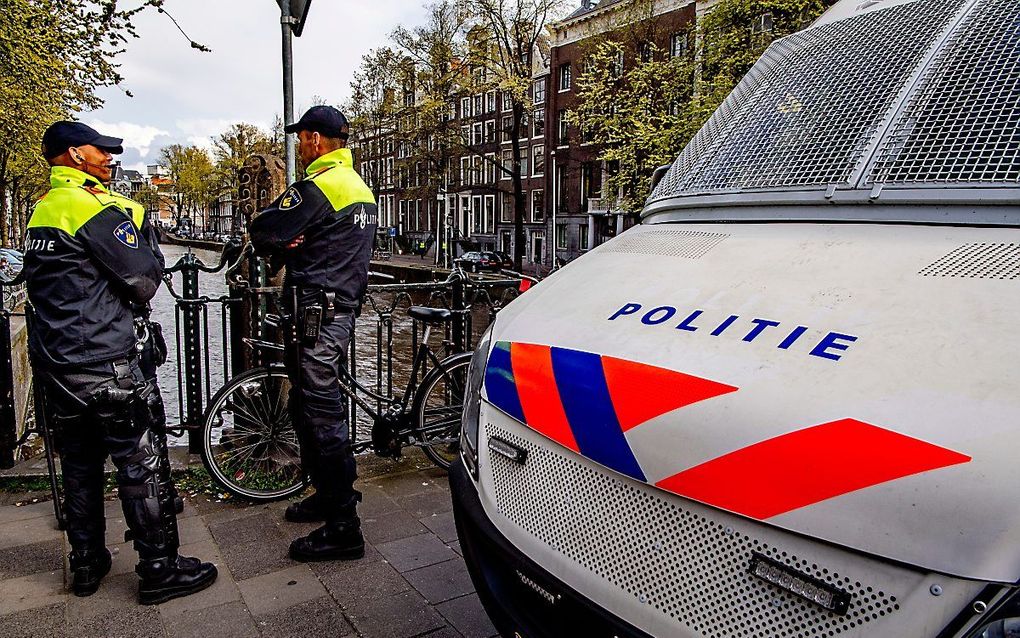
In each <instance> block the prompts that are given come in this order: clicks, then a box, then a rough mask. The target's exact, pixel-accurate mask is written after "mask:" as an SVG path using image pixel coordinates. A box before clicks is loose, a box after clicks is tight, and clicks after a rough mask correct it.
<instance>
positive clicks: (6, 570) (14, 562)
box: [0, 539, 64, 580]
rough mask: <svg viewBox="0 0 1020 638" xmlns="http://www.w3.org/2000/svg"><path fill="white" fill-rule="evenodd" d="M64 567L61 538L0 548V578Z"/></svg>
mask: <svg viewBox="0 0 1020 638" xmlns="http://www.w3.org/2000/svg"><path fill="white" fill-rule="evenodd" d="M63 568H64V543H63V540H62V539H53V540H48V541H42V542H41V543H32V544H31V545H20V546H18V547H8V548H6V549H0V580H6V579H8V578H17V577H19V576H28V575H29V574H35V573H36V572H54V571H59V570H61V569H63Z"/></svg>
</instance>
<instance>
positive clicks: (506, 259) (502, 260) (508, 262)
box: [492, 250, 514, 268]
mask: <svg viewBox="0 0 1020 638" xmlns="http://www.w3.org/2000/svg"><path fill="white" fill-rule="evenodd" d="M492 254H493V255H495V256H496V259H498V260H499V264H500V266H502V267H503V268H513V267H514V258H513V257H511V256H510V255H508V254H507V253H504V252H502V251H499V250H497V251H494V252H493V253H492Z"/></svg>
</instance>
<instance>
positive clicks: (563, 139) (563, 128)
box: [556, 109, 570, 146]
mask: <svg viewBox="0 0 1020 638" xmlns="http://www.w3.org/2000/svg"><path fill="white" fill-rule="evenodd" d="M569 134H570V124H569V123H568V122H567V112H566V110H564V109H560V110H559V111H557V113H556V140H557V142H558V143H559V145H560V146H566V145H567V143H568V142H569V141H570V140H569Z"/></svg>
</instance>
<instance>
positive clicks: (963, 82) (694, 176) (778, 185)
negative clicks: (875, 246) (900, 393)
mask: <svg viewBox="0 0 1020 638" xmlns="http://www.w3.org/2000/svg"><path fill="white" fill-rule="evenodd" d="M963 11H966V12H967V15H966V17H964V18H963V19H962V20H960V17H961V15H962V13H961V12H963ZM950 30H952V33H951V34H950V33H949V31H950ZM947 35H948V37H947ZM875 183H889V184H911V185H915V186H916V185H929V186H930V185H936V184H946V183H957V184H958V183H966V184H968V185H971V186H972V185H975V184H978V185H993V186H995V185H998V186H1002V185H1007V186H1010V185H1011V186H1017V185H1020V17H1018V13H1017V5H1016V0H916V1H915V2H910V3H906V4H899V5H895V6H891V7H888V8H884V9H880V10H874V11H871V12H868V13H863V14H858V15H856V16H853V17H850V18H847V19H844V20H840V21H837V22H830V23H827V24H822V25H820V26H817V27H813V28H809V29H807V30H805V31H802V32H800V33H796V34H793V35H791V36H788V37H786V38H783V39H781V40H777V41H776V42H774V43H772V45H771V46H770V47H769V48H768V50H767V51H766V52H765V54H764V55H763V56H762V58H761V59H760V60H759V61H758V63H757V64H756V65H755V66H754V67H753V68H752V69H751V71H750V72H749V73H748V74H747V75H746V76H745V77H744V79H743V80H742V81H741V82H740V84H739V85H738V86H737V87H736V89H734V91H733V92H732V93H731V94H730V95H729V97H727V99H726V100H725V102H724V103H723V104H722V106H721V107H720V108H719V109H718V110H717V111H716V113H715V114H714V115H713V116H712V118H711V119H710V120H709V121H708V123H707V124H706V125H705V126H704V127H703V128H702V129H701V131H699V132H698V134H697V135H696V136H695V137H694V139H692V140H691V142H690V143H689V144H688V145H687V147H686V148H685V149H684V150H683V152H682V153H681V154H680V156H679V158H678V159H677V160H676V162H675V163H674V165H673V167H672V168H671V169H670V171H669V173H668V174H667V175H666V177H665V178H664V179H663V180H662V182H661V183H660V184H659V186H658V187H657V188H656V189H655V191H654V192H653V193H652V197H651V198H650V200H649V201H654V200H658V199H664V198H669V197H678V196H690V195H712V194H718V193H733V192H740V191H742V190H758V191H760V190H790V189H793V190H819V189H820V188H822V187H831V186H838V187H840V188H853V187H860V188H868V189H870V188H871V187H872V186H873V185H874V184H875Z"/></svg>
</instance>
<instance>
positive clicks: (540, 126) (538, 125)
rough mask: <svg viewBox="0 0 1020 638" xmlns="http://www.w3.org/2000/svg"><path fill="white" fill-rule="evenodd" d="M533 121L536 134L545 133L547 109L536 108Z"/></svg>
mask: <svg viewBox="0 0 1020 638" xmlns="http://www.w3.org/2000/svg"><path fill="white" fill-rule="evenodd" d="M531 121H532V124H533V125H534V127H535V131H534V136H535V137H542V136H543V135H545V109H535V112H534V113H532V115H531Z"/></svg>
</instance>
